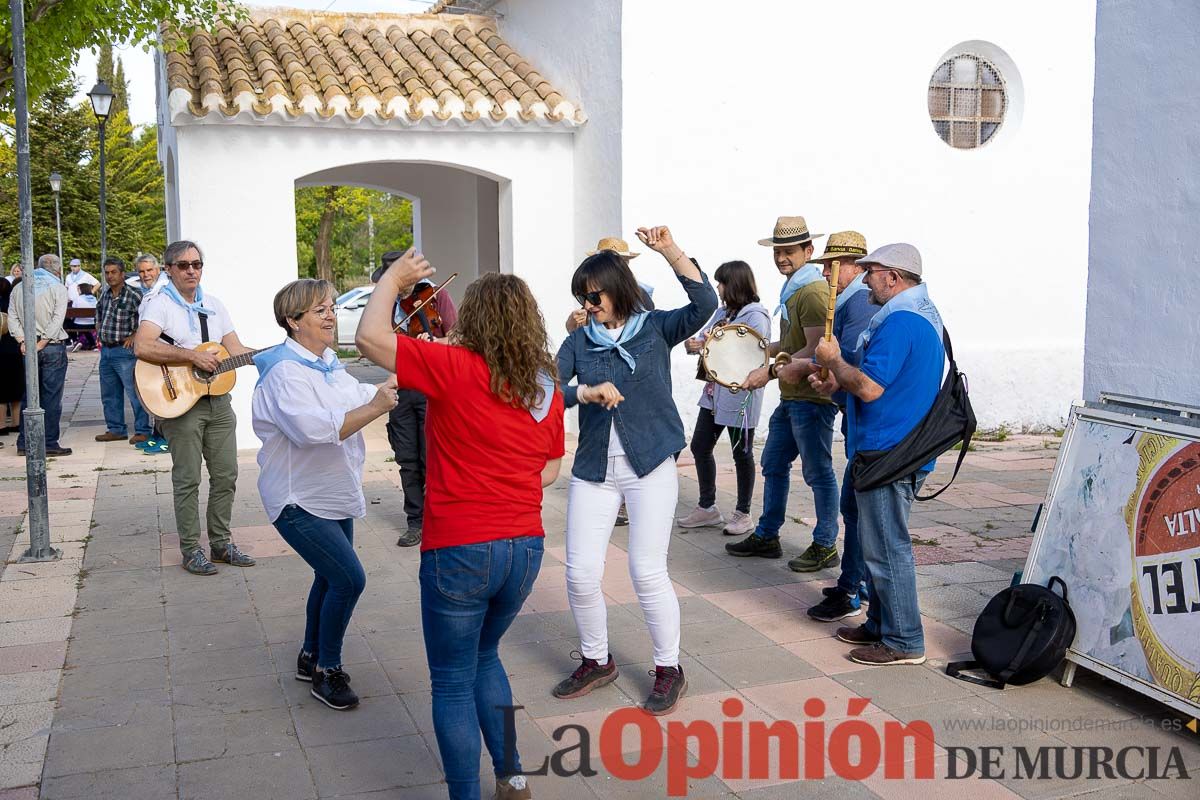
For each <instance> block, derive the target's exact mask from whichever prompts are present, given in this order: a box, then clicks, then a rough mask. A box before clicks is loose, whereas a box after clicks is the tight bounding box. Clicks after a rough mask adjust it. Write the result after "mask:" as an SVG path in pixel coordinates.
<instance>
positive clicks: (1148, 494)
mask: <svg viewBox="0 0 1200 800" xmlns="http://www.w3.org/2000/svg"><path fill="white" fill-rule="evenodd" d="M1137 448H1138V453H1139V455H1140V457H1141V463H1140V466H1139V468H1138V485H1137V489H1136V490H1135V491H1134V493H1133V495H1132V496H1131V497H1130V498H1129V504H1128V506H1127V507H1126V515H1125V516H1126V521H1127V522H1128V523H1129V532H1130V536H1131V537H1132V540H1133V548H1132V549H1133V559H1134V565H1133V566H1134V580H1133V589H1134V599H1133V622H1134V630H1135V632H1136V634H1137V637H1138V640H1139V641H1140V642H1141V644H1142V649H1143V651H1144V652H1145V654H1146V663H1147V665H1148V666H1149V668H1150V671H1151V673H1152V674H1153V675H1154V677H1155V680H1156V681H1157V682H1158V683H1160V684H1161V685H1162V686H1163V687H1164V688H1166V689H1169V690H1170V691H1172V692H1175V693H1176V694H1179V695H1182V696H1184V697H1187V698H1189V699H1191V700H1193V701H1194V700H1200V675H1198V673H1200V635H1197V630H1198V627H1200V443H1195V442H1183V441H1181V440H1178V439H1174V438H1171V437H1167V436H1162V435H1159V434H1142V436H1141V437H1140V439H1139V441H1138V443H1137Z"/></svg>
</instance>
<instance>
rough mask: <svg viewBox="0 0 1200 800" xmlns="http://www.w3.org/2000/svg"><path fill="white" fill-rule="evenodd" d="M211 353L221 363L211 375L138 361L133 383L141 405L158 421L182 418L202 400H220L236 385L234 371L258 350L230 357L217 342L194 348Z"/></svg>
mask: <svg viewBox="0 0 1200 800" xmlns="http://www.w3.org/2000/svg"><path fill="white" fill-rule="evenodd" d="M196 349H197V350H199V351H201V352H205V353H213V354H215V355H216V356H217V357H218V358H219V359H221V363H220V364H219V365H218V366H217V369H216V370H215V371H214V372H205V371H204V370H202V369H197V368H196V367H194V366H192V365H191V364H151V363H150V362H149V361H143V360H141V359H140V358H139V359H138V361H137V364H135V365H134V367H133V378H134V384H135V385H136V386H137V393H138V397H140V398H141V400H142V405H143V406H145V407H146V410H147V411H149V412H150V413H151V414H153V415H154V416H156V417H158V418H159V419H175V418H176V417H181V416H183V415H184V414H186V413H187V412H188V411H190V410H191V408H192V406H194V405H196V403H197V401H199V400H200V398H201V397H219V396H221V395H224V394H229V393H230V392H231V391H233V386H234V384H235V383H236V382H237V376H236V375H235V374H234V370H235V369H237V368H238V367H245V366H249V365H250V364H251V363H252V362H251V359H253V358H254V356H255V355H257V354H258V353H259V352H261V351H260V350H251V351H250V352H248V353H242V354H241V355H240V356H231V355H229V351H228V350H226V349H225V347H224V346H223V345H221V344H220V343H219V342H205V343H203V344H201V345H200V346H199V347H197V348H196Z"/></svg>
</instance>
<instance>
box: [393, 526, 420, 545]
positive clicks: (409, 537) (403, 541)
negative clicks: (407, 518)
mask: <svg viewBox="0 0 1200 800" xmlns="http://www.w3.org/2000/svg"><path fill="white" fill-rule="evenodd" d="M420 543H421V529H420V528H409V529H408V530H406V531H405V532H404V533H402V534H400V538H399V539H397V540H396V546H397V547H413V546H414V545H418V544H420Z"/></svg>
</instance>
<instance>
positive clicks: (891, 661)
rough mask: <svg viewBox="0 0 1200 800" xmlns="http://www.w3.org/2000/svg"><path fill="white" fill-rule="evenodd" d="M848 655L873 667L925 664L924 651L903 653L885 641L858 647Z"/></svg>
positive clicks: (860, 662)
mask: <svg viewBox="0 0 1200 800" xmlns="http://www.w3.org/2000/svg"><path fill="white" fill-rule="evenodd" d="M847 655H849V656H850V660H851V661H853V662H854V663H856V664H869V665H870V666H872V667H889V666H892V665H895V664H924V663H925V654H924V653H901V652H900V651H899V650H893V649H892V648H890V647H888V646H887V645H886V644H884V643H883V642H876V643H875V644H872V645H867V646H866V647H856V648H854V649H853V650H851V651H850V652H849V653H847Z"/></svg>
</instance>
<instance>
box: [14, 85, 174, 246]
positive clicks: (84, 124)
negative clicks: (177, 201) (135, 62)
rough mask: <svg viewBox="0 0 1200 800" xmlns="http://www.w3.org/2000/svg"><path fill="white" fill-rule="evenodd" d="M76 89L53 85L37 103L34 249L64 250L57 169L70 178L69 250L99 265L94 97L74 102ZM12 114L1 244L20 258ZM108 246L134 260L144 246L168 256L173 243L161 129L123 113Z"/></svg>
mask: <svg viewBox="0 0 1200 800" xmlns="http://www.w3.org/2000/svg"><path fill="white" fill-rule="evenodd" d="M75 90H76V87H75V85H74V84H73V83H70V82H64V83H60V84H58V85H56V86H53V87H51V88H50V89H49V90H47V91H46V92H45V93H43V95H42V96H41V97H40V98H39V99H38V100H37V102H36V103H34V104H33V106H32V107H31V108H30V142H29V150H30V186H31V188H32V191H33V238H34V253H35V254H40V253H53V252H56V250H57V243H56V240H55V229H54V194H53V193H52V192H51V191H50V173H51V172H58V173H59V174H61V175H62V176H63V185H62V194H61V198H60V199H61V211H62V237H63V256H64V257H65V258H68V259H69V258H72V257H79V258H82V259H84V260H85V261H86V262H87V263H88V264H89V265H91V266H97V264H96V261H97V259H98V257H99V252H100V198H99V194H100V164H99V158H98V157H97V155H98V152H97V151H98V147H99V143H98V140H97V139H98V134H97V130H96V120H95V117H94V116H93V115H92V111H91V108H90V107H89V106H88V105H87V104H86V103H81V104H78V105H76V104H74V103H73V102H72V97H73V96H74V94H75ZM11 130H12V118H11V115H10V116H9V117H8V119H7V120H5V121H3V124H2V125H0V248H2V250H3V253H4V256H5V258H6V260H7V262H11V261H13V260H15V258H16V254H17V253H18V252H19V247H20V241H19V236H18V230H17V220H18V215H17V178H16V153H15V150H14V148H13V142H12V136H11ZM107 134H108V136H107V147H108V153H107V160H108V165H107V175H106V177H107V203H106V208H107V214H108V240H109V241H108V251H109V253H110V254H112V255H115V256H120V257H121V258H124V259H126V260H127V261H128V260H130V259H131V258H132V257H133V256H134V255H136V254H137V253H139V252H151V253H156V254H159V255H161V254H162V250H163V247H164V246H165V237H166V224H165V210H164V208H165V199H164V195H163V178H162V173H161V171H160V167H159V163H158V145H157V140H156V132H155V130H154V129H153V128H147V129H144V130H142V131H140V132H139V131H135V130H134V129H133V128H132V127H131V126H130V124H129V119H128V116H127V114H126V113H125V112H121V113H118V114H116V115H115V116H113V117H112V118H110V119H109V121H108V128H107Z"/></svg>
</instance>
